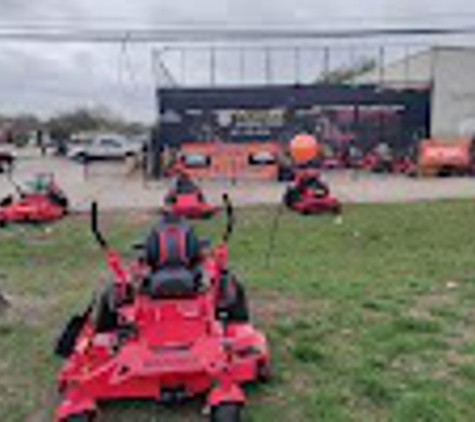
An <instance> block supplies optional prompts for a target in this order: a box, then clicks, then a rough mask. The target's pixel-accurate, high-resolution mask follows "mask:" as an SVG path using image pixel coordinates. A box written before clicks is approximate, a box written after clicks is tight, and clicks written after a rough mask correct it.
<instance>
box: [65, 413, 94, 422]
mask: <svg viewBox="0 0 475 422" xmlns="http://www.w3.org/2000/svg"><path fill="white" fill-rule="evenodd" d="M93 421H94V415H93V414H92V413H90V412H88V413H80V414H78V415H72V416H69V417H68V418H67V419H65V420H64V421H63V422H93Z"/></svg>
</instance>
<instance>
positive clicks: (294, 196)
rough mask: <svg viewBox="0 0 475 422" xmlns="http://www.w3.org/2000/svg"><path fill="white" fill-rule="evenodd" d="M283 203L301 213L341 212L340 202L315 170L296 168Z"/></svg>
mask: <svg viewBox="0 0 475 422" xmlns="http://www.w3.org/2000/svg"><path fill="white" fill-rule="evenodd" d="M283 201H284V204H285V205H286V206H287V207H288V208H289V209H291V210H293V211H297V212H299V213H301V214H325V213H333V214H339V213H341V203H340V202H339V201H338V199H337V198H335V197H334V196H332V195H331V193H330V190H329V188H328V186H327V185H326V184H325V183H324V182H322V181H321V180H320V177H319V174H318V171H317V170H313V169H308V170H298V171H296V173H295V178H294V181H293V183H292V184H291V185H290V186H288V187H287V189H286V191H285V194H284V199H283Z"/></svg>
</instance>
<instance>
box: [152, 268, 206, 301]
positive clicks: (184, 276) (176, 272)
mask: <svg viewBox="0 0 475 422" xmlns="http://www.w3.org/2000/svg"><path fill="white" fill-rule="evenodd" d="M200 280H201V271H200V270H199V269H188V268H186V267H170V268H161V269H159V270H157V271H155V272H153V273H151V274H149V276H148V277H146V280H145V281H144V286H143V287H144V289H143V290H144V291H145V293H146V294H147V295H148V296H149V297H151V298H152V299H172V298H185V297H192V296H194V295H196V294H197V292H198V291H199V286H200Z"/></svg>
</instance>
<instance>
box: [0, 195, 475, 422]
mask: <svg viewBox="0 0 475 422" xmlns="http://www.w3.org/2000/svg"><path fill="white" fill-rule="evenodd" d="M272 218H273V210H272V209H270V208H265V207H262V208H250V209H246V210H239V212H238V219H239V224H238V227H237V230H236V233H235V237H234V238H233V241H232V245H231V256H232V264H233V267H234V268H235V269H236V270H237V272H238V273H239V275H240V277H241V278H242V279H243V280H244V282H245V284H246V285H247V287H248V290H249V292H250V296H251V300H252V302H251V305H252V309H253V311H254V315H255V319H256V321H257V323H258V325H260V326H261V327H262V328H264V330H265V331H266V333H267V334H268V336H269V338H270V340H271V344H272V350H273V357H274V363H275V378H274V380H273V382H272V383H270V384H269V385H266V386H262V387H259V388H253V389H252V390H251V391H250V392H249V399H250V403H249V406H248V407H247V410H246V420H247V421H249V422H252V421H257V422H267V421H314V420H319V421H332V422H340V421H341V422H343V421H345V422H346V421H369V422H371V421H375V422H376V421H389V422H406V421H411V422H412V421H431V422H433V421H436V422H437V421H441V422H442V421H443V422H447V421H449V422H450V421H471V420H475V408H474V407H473V401H474V399H475V384H474V380H475V331H474V329H473V326H474V323H475V312H474V311H473V303H474V302H475V261H474V252H475V236H474V233H475V203H473V202H468V201H455V202H451V201H443V202H432V203H415V204H393V205H352V206H348V208H347V210H346V213H345V215H344V218H343V221H342V222H340V223H338V222H337V221H336V220H334V219H332V218H330V217H329V218H326V217H323V218H311V217H299V216H296V215H292V214H284V215H283V216H282V218H281V221H280V229H279V232H278V234H277V237H276V247H275V249H274V251H273V254H272V259H271V261H270V265H269V266H267V265H266V262H265V255H266V252H267V245H268V239H269V230H270V228H271V226H272ZM154 219H155V217H154V216H152V215H147V214H143V213H136V214H130V213H117V214H106V215H105V216H104V218H103V220H104V225H105V226H106V231H107V232H109V233H110V237H111V238H112V239H111V240H112V242H113V243H114V244H115V245H117V247H118V248H119V249H120V250H122V251H123V252H124V253H126V254H127V255H129V256H131V255H132V253H131V252H130V245H131V244H132V243H133V242H134V241H135V240H137V239H140V237H141V234H144V233H146V230H147V228H148V227H150V225H151V224H152V222H153V221H154ZM213 226H214V227H213ZM216 226H217V225H215V224H214V222H206V223H204V224H200V225H199V230H200V232H201V233H206V234H207V235H209V236H211V237H216V236H217V234H218V228H217V227H216ZM87 227H88V222H87V218H86V217H75V218H70V219H68V220H66V221H64V222H61V223H59V224H57V225H55V226H53V227H52V228H51V232H45V231H44V230H43V229H38V228H35V227H30V228H26V229H22V228H18V227H17V228H9V229H7V230H5V231H2V232H0V274H3V275H4V276H5V277H4V278H3V279H2V278H0V289H2V290H3V291H5V292H7V293H8V296H9V298H10V299H11V301H12V304H13V308H12V310H11V311H10V313H9V315H8V316H7V317H3V318H2V317H0V318H2V319H0V350H1V353H0V415H1V420H2V421H5V422H20V421H27V422H39V421H47V420H50V417H51V416H50V415H51V411H52V408H53V399H52V397H53V396H54V394H53V392H54V385H55V374H56V372H57V370H58V368H59V366H60V362H59V361H58V360H57V359H56V358H54V357H53V356H52V343H53V340H54V338H55V336H56V334H57V333H58V330H59V328H60V327H61V325H62V323H63V322H64V321H65V320H66V319H67V317H68V315H70V314H71V312H73V311H74V310H79V309H81V308H82V307H83V306H85V304H86V303H87V301H88V299H89V297H90V294H91V292H92V291H93V289H94V288H95V287H97V286H99V285H100V284H101V283H103V282H104V281H107V279H108V277H109V276H108V274H107V272H106V271H105V270H104V266H103V264H102V259H101V256H100V254H99V253H98V250H97V247H96V246H95V245H94V244H93V243H92V241H91V240H90V236H89V233H88V230H87ZM132 418H133V419H134V421H136V422H145V421H147V422H152V421H174V420H188V421H197V420H203V418H202V417H200V416H199V404H197V403H192V404H191V405H189V406H185V407H184V409H176V410H169V409H162V408H158V407H156V406H153V405H146V404H145V405H142V404H131V405H127V406H119V407H117V406H116V407H112V408H110V409H109V408H108V409H107V411H106V412H105V417H104V418H102V420H104V421H118V422H120V421H126V420H129V419H132Z"/></svg>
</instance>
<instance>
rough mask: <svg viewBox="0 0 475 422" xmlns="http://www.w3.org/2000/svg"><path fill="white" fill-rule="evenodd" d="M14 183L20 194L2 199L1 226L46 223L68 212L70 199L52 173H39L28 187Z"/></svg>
mask: <svg viewBox="0 0 475 422" xmlns="http://www.w3.org/2000/svg"><path fill="white" fill-rule="evenodd" d="M12 183H13V181H12ZM14 185H15V188H16V190H17V193H18V195H17V196H14V195H9V196H7V197H5V198H3V199H2V200H1V201H0V226H4V225H7V224H9V223H46V222H50V221H54V220H58V219H60V218H62V217H64V216H65V215H66V214H67V212H68V207H69V201H68V199H67V197H66V195H65V194H64V192H63V191H62V190H61V189H60V188H59V187H58V185H57V184H56V182H55V181H54V178H53V176H52V175H50V174H40V175H38V176H37V177H36V179H35V180H34V181H33V182H31V183H30V184H29V186H28V187H27V188H26V189H23V188H20V187H19V186H18V185H16V184H14Z"/></svg>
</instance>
